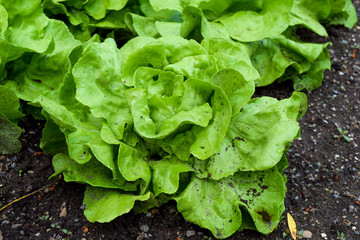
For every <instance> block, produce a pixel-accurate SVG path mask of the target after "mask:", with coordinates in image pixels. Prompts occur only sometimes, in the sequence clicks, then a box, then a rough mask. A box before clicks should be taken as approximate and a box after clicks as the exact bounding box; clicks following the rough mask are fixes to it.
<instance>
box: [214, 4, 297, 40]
mask: <svg viewBox="0 0 360 240" xmlns="http://www.w3.org/2000/svg"><path fill="white" fill-rule="evenodd" d="M292 4H293V0H271V1H269V0H264V3H263V6H262V9H261V11H260V12H255V11H238V12H235V13H234V14H232V15H230V16H224V17H221V18H220V22H221V23H222V24H224V26H225V27H226V29H227V31H228V32H229V33H230V36H231V37H232V38H234V39H236V40H238V41H241V42H253V41H257V40H261V39H264V38H268V37H273V36H277V35H279V34H281V33H282V32H283V31H285V29H286V28H287V27H288V26H289V17H290V10H291V8H292Z"/></svg>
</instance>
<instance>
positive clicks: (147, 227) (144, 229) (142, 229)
mask: <svg viewBox="0 0 360 240" xmlns="http://www.w3.org/2000/svg"><path fill="white" fill-rule="evenodd" d="M140 230H141V231H143V232H148V231H149V226H148V225H146V224H144V225H141V226H140Z"/></svg>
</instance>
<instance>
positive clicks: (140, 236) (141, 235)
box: [136, 232, 145, 240]
mask: <svg viewBox="0 0 360 240" xmlns="http://www.w3.org/2000/svg"><path fill="white" fill-rule="evenodd" d="M144 238H145V233H143V232H142V233H140V235H139V236H138V237H137V238H136V240H143V239H144Z"/></svg>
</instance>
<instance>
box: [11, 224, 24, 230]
mask: <svg viewBox="0 0 360 240" xmlns="http://www.w3.org/2000/svg"><path fill="white" fill-rule="evenodd" d="M21 226H22V224H21V223H17V224H13V225H11V228H12V229H17V228H19V227H21Z"/></svg>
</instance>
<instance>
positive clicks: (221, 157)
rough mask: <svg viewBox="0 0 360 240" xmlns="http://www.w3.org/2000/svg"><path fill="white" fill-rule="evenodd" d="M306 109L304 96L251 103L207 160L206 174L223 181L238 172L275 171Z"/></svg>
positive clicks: (233, 120)
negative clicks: (300, 115)
mask: <svg viewBox="0 0 360 240" xmlns="http://www.w3.org/2000/svg"><path fill="white" fill-rule="evenodd" d="M304 108H306V96H305V94H303V93H294V94H293V96H292V97H291V98H289V99H284V100H281V101H277V100H276V99H273V98H268V97H262V98H257V99H253V100H251V101H250V102H249V103H248V104H247V105H245V106H244V108H243V109H242V111H241V112H240V113H238V114H237V115H235V116H234V117H233V118H232V119H231V123H230V125H229V128H228V131H227V133H226V137H225V139H224V140H223V142H222V144H221V147H220V148H219V150H218V151H217V152H216V153H215V154H214V155H213V156H211V157H210V159H209V162H208V165H207V171H208V172H209V174H210V175H211V178H212V179H216V180H219V179H222V178H224V177H227V176H229V175H232V174H234V173H235V172H237V171H238V170H241V171H262V170H266V169H269V168H272V167H274V166H275V165H276V164H277V163H278V162H279V161H280V160H281V158H282V156H283V152H284V151H285V149H286V147H287V145H288V144H289V143H290V142H291V141H292V140H293V139H294V138H295V137H296V136H297V135H298V132H299V130H300V127H299V124H298V122H297V119H298V116H299V114H302V113H301V112H303V111H304Z"/></svg>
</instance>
